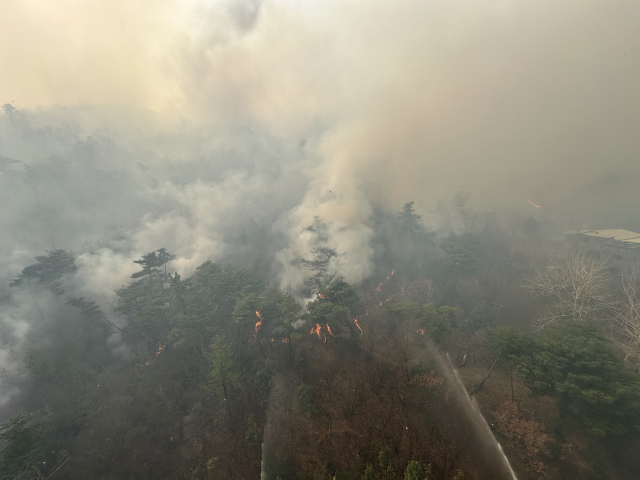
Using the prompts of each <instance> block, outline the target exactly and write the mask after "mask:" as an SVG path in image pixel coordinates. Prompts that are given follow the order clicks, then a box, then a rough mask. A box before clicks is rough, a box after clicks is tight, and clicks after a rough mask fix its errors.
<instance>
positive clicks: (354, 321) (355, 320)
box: [353, 317, 362, 335]
mask: <svg viewBox="0 0 640 480" xmlns="http://www.w3.org/2000/svg"><path fill="white" fill-rule="evenodd" d="M353 323H355V324H356V327H358V330H360V335H362V328H360V324H359V323H358V317H356V318H354V319H353Z"/></svg>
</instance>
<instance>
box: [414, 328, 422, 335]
mask: <svg viewBox="0 0 640 480" xmlns="http://www.w3.org/2000/svg"><path fill="white" fill-rule="evenodd" d="M416 332H418V333H419V334H420V335H424V328H419V329H418V330H416Z"/></svg>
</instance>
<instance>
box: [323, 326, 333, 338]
mask: <svg viewBox="0 0 640 480" xmlns="http://www.w3.org/2000/svg"><path fill="white" fill-rule="evenodd" d="M325 325H326V327H327V332H329V335H331V336H332V337H335V335H334V334H333V333H332V332H331V327H330V326H329V324H328V323H326V324H325Z"/></svg>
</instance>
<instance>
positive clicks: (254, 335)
mask: <svg viewBox="0 0 640 480" xmlns="http://www.w3.org/2000/svg"><path fill="white" fill-rule="evenodd" d="M256 317H258V321H257V322H256V329H255V333H254V334H253V338H258V330H260V326H261V325H262V321H263V320H264V318H262V315H260V312H259V311H258V310H256Z"/></svg>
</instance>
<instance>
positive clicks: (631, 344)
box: [611, 268, 640, 369]
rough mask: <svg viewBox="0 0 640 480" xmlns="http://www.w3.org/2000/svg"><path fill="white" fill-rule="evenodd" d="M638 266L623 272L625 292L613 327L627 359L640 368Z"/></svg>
mask: <svg viewBox="0 0 640 480" xmlns="http://www.w3.org/2000/svg"><path fill="white" fill-rule="evenodd" d="M639 273H640V272H639V271H638V269H637V268H635V269H633V270H631V271H630V272H628V273H623V274H622V291H623V292H624V297H623V301H622V302H621V304H620V306H619V309H618V311H617V314H616V315H615V317H614V318H613V322H612V323H611V327H612V330H613V333H614V335H613V341H614V342H615V343H616V344H617V345H618V346H619V347H620V348H621V349H622V351H623V352H624V354H625V361H626V362H628V363H630V364H631V365H634V366H635V368H636V369H637V368H640V300H639V299H638V274H639Z"/></svg>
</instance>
